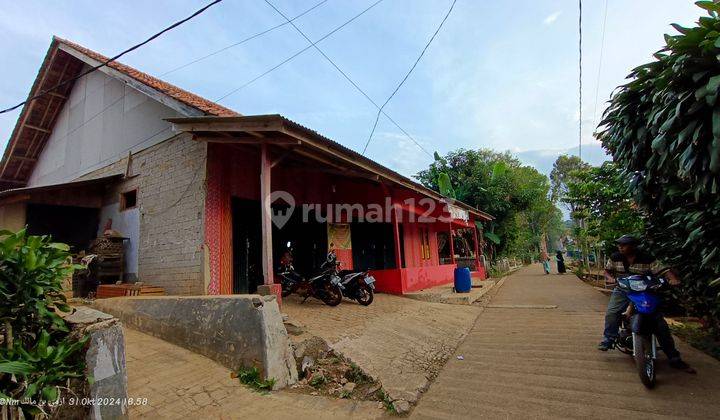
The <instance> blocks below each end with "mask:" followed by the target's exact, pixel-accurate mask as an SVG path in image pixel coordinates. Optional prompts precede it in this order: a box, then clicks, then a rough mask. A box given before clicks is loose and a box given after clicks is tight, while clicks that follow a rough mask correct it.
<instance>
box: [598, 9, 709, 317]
mask: <svg viewBox="0 0 720 420" xmlns="http://www.w3.org/2000/svg"><path fill="white" fill-rule="evenodd" d="M696 4H697V5H698V6H700V7H701V8H703V9H705V10H706V11H707V12H708V16H703V17H700V18H699V21H698V22H697V24H696V25H695V26H692V27H689V28H684V27H681V26H680V25H677V24H673V25H672V26H673V27H674V28H675V29H676V30H677V31H678V32H679V34H678V35H666V36H665V42H666V46H665V47H664V48H663V49H662V50H660V51H658V52H657V53H656V54H655V56H654V57H655V60H654V61H652V62H650V63H647V64H643V65H641V66H639V67H636V68H635V69H633V70H632V72H631V73H630V75H629V76H628V78H629V79H630V81H629V82H628V83H627V84H625V85H623V86H621V87H620V88H619V89H618V90H617V91H616V92H615V94H614V95H613V96H612V98H611V101H610V106H609V108H608V110H607V111H606V113H605V115H604V119H603V121H602V122H601V132H600V134H599V138H600V140H601V141H602V142H603V145H604V146H605V148H607V149H608V150H609V151H610V153H612V156H613V159H614V161H615V162H617V163H618V165H619V166H620V167H622V168H623V169H624V170H626V171H628V172H629V173H634V174H635V176H634V179H633V182H632V183H631V188H632V192H633V193H634V194H635V197H636V199H637V202H638V203H639V205H640V206H641V208H642V209H644V210H645V211H646V212H647V214H648V220H647V239H648V241H649V242H650V244H651V246H652V249H653V251H655V252H656V253H657V254H658V256H659V257H661V258H662V259H663V260H665V261H666V262H668V263H671V264H673V265H675V266H676V267H677V268H678V269H679V270H681V272H682V274H683V275H684V280H685V281H684V285H683V289H682V298H683V301H684V303H685V304H686V306H687V307H688V308H689V309H691V310H692V311H694V312H695V313H696V314H698V315H701V316H703V317H704V320H705V322H706V323H707V324H710V325H712V326H713V327H714V328H715V329H716V331H720V327H718V326H719V325H720V289H719V288H718V285H720V280H713V279H716V278H717V277H718V274H719V273H720V224H718V218H719V217H720V200H719V199H718V192H720V104H718V93H720V65H719V64H718V54H720V18H719V17H718V15H719V13H720V5H718V4H716V3H714V2H710V1H700V2H697V3H696Z"/></svg>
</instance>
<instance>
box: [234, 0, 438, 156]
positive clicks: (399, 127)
mask: <svg viewBox="0 0 720 420" xmlns="http://www.w3.org/2000/svg"><path fill="white" fill-rule="evenodd" d="M381 1H383V0H378V1H376V2H375V3H373V4H371V5H370V6H369V7H368V8H367V9H365V10H363V11H362V12H361V13H360V14H363V13H365V12H366V11H368V10H370V9H371V8H372V7H375V5H377V4H378V3H380V2H381ZM265 2H266V3H267V4H268V5H269V6H270V7H272V8H273V9H274V10H275V11H276V12H277V13H278V14H279V15H280V16H282V17H283V18H285V20H287V21H288V23H290V25H292V27H293V28H295V30H296V31H297V32H298V33H299V34H300V35H302V36H303V38H305V40H307V41H308V42H309V43H310V45H308V46H307V47H305V48H304V49H302V50H300V51H298V52H297V53H296V54H295V55H293V56H292V57H290V58H288V59H287V60H285V61H283V62H282V63H280V64H279V65H277V66H275V67H274V68H272V69H270V70H268V71H267V72H265V73H263V74H262V75H260V76H258V77H257V78H255V79H253V80H251V81H250V82H248V83H246V84H245V85H243V86H241V88H243V87H245V86H246V85H248V84H250V83H252V82H254V81H255V80H257V79H259V78H260V77H262V76H264V75H265V74H267V73H269V72H271V71H273V70H275V69H276V68H277V67H280V66H281V65H283V64H285V63H286V62H288V61H290V60H291V59H293V58H295V57H297V56H298V55H300V54H302V53H303V52H305V51H307V50H308V49H310V48H315V49H316V50H317V51H318V52H319V53H320V54H321V55H322V56H323V57H324V58H325V60H327V61H328V62H329V63H330V64H331V65H332V66H333V67H334V68H335V70H337V71H338V72H339V73H340V74H342V76H343V77H344V78H345V80H347V81H348V82H349V83H350V84H351V85H352V86H353V87H354V88H355V89H356V90H357V91H358V92H360V94H362V95H363V96H364V97H365V98H366V99H367V100H368V101H370V103H371V104H373V105H374V106H375V108H377V109H378V112H379V113H380V112H381V113H382V114H383V115H385V117H387V119H388V120H389V121H390V122H392V123H393V124H394V125H395V126H396V127H397V128H398V129H400V131H401V132H402V133H403V134H405V135H406V136H407V137H408V138H409V139H410V140H412V142H413V143H415V145H417V146H418V147H419V148H420V149H421V150H422V151H423V152H425V153H426V154H427V155H428V156H430V157H433V155H432V154H431V153H430V152H428V151H427V150H426V149H425V148H424V147H423V146H422V145H421V144H420V143H419V142H418V141H417V140H415V138H414V137H413V136H411V135H410V134H409V133H408V132H407V131H405V129H403V128H402V127H401V126H400V125H399V124H398V123H397V122H395V120H393V119H392V118H391V117H390V116H389V115H388V114H387V113H385V111H384V110H383V109H382V107H381V106H380V105H378V104H377V103H376V102H375V101H374V100H373V99H372V98H371V97H370V95H368V94H367V93H366V92H365V91H364V90H363V89H362V88H361V87H360V86H358V84H357V83H355V81H354V80H352V78H350V76H348V74H347V73H345V72H344V71H343V70H342V69H341V68H340V67H339V66H338V65H337V64H335V62H334V61H333V60H332V59H331V58H330V57H328V55H327V54H325V52H324V51H323V50H321V49H320V47H318V46H317V44H318V43H319V42H320V41H322V40H323V39H325V38H326V37H327V36H325V37H322V38H320V39H318V40H317V41H314V42H313V41H312V40H311V39H310V38H309V37H308V36H307V35H305V33H304V32H303V31H302V30H301V29H300V28H298V27H297V25H295V24H294V23H292V22H291V21H290V20H289V19H288V17H287V16H285V14H283V12H281V11H280V10H279V9H278V8H277V7H275V5H273V4H272V3H271V2H270V1H269V0H265ZM359 16H360V15H357V16H356V17H359ZM354 19H355V18H353V19H351V20H354ZM349 22H350V21H348V22H346V23H345V24H347V23H349ZM345 24H343V25H341V26H340V27H338V28H336V30H339V29H340V28H341V27H342V26H344V25H345ZM333 32H334V31H333ZM331 33H332V32H331ZM328 35H329V34H328Z"/></svg>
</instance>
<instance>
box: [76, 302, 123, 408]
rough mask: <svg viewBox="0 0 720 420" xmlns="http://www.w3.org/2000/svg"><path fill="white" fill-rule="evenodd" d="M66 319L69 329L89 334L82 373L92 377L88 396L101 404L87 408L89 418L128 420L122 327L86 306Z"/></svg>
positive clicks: (111, 318)
mask: <svg viewBox="0 0 720 420" xmlns="http://www.w3.org/2000/svg"><path fill="white" fill-rule="evenodd" d="M65 320H66V321H67V322H68V323H69V324H70V326H71V328H72V330H74V331H81V332H82V333H83V334H89V335H90V342H89V345H88V347H87V352H86V353H85V370H86V374H87V375H88V376H92V378H93V383H92V384H91V385H90V395H88V397H89V398H90V399H91V400H94V401H104V402H109V401H113V402H115V401H117V402H119V404H109V403H101V404H95V405H93V406H92V407H91V408H90V418H91V419H127V418H129V417H128V406H127V399H128V383H127V370H126V367H125V338H124V336H123V330H122V326H121V325H120V323H119V322H118V320H117V319H116V318H114V317H112V316H111V315H108V314H106V313H103V312H100V311H97V310H95V309H92V308H88V307H78V308H76V310H75V311H74V312H73V313H72V314H69V315H67V316H65Z"/></svg>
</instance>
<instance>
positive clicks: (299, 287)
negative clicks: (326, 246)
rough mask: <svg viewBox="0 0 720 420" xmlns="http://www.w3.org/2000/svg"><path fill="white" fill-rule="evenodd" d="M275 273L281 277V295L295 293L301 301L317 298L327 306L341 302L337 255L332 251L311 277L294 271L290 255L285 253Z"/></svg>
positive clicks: (285, 295)
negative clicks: (301, 298)
mask: <svg viewBox="0 0 720 420" xmlns="http://www.w3.org/2000/svg"><path fill="white" fill-rule="evenodd" d="M277 275H279V276H280V278H281V282H280V283H281V286H282V297H287V296H290V295H291V294H292V293H296V294H297V295H299V296H301V297H303V302H305V301H306V300H307V299H308V298H309V297H314V298H316V299H319V300H321V301H323V303H325V304H326V305H328V306H337V305H339V304H340V302H342V298H343V295H342V291H341V289H340V277H339V276H338V274H337V257H336V256H335V252H333V251H331V252H329V253H328V255H327V258H326V260H325V262H323V264H322V265H321V266H320V271H319V272H318V273H317V274H316V275H314V276H313V277H304V276H303V275H301V274H300V273H298V272H297V271H295V268H294V267H293V265H292V255H291V254H289V253H286V255H284V256H283V258H282V260H281V262H280V269H279V270H278V272H277Z"/></svg>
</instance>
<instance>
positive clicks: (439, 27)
mask: <svg viewBox="0 0 720 420" xmlns="http://www.w3.org/2000/svg"><path fill="white" fill-rule="evenodd" d="M265 1H267V0H265ZM456 2H457V0H453V2H452V4H451V5H450V8H449V9H448V11H447V13H446V14H445V17H444V18H443V20H442V21H441V22H440V25H438V27H437V29H435V33H433V35H432V36H431V37H430V39H429V40H428V42H427V43H426V44H425V47H424V48H423V49H422V51H421V52H420V55H419V56H418V58H417V60H415V62H414V63H413V65H412V67H410V70H408V72H407V74H405V77H403V79H402V80H401V81H400V83H399V84H398V85H397V87H396V88H395V90H394V91H393V92H392V93H391V94H390V96H388V98H387V99H386V100H385V103H383V104H382V106H381V107H380V109H378V113H377V115H376V116H375V123H374V124H373V127H372V130H371V131H370V136H369V137H368V139H367V142H365V147H364V148H363V151H362V154H363V155H365V152H366V151H367V148H368V146H369V145H370V141H371V140H372V137H373V134H375V129H376V128H377V125H378V121H379V120H380V113H381V112H383V109H384V108H385V106H386V105H387V104H388V102H390V100H391V99H392V98H393V96H395V94H396V93H397V92H398V90H400V88H401V87H402V85H403V84H404V83H405V81H406V80H407V79H408V77H410V74H412V72H413V70H415V67H417V65H418V63H419V62H420V59H421V58H422V57H423V55H425V51H427V49H428V48H429V47H430V44H432V42H433V40H435V37H436V36H437V34H438V33H439V32H440V29H442V27H443V25H444V24H445V21H446V20H447V18H448V17H449V16H450V13H452V11H453V8H454V7H455V3H456ZM426 153H427V152H426ZM428 154H429V153H428Z"/></svg>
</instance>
